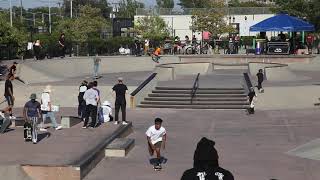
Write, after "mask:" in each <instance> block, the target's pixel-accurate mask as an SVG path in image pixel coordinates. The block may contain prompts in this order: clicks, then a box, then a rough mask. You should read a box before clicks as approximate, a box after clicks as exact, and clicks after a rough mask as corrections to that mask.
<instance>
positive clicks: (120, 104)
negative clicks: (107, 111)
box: [112, 77, 128, 125]
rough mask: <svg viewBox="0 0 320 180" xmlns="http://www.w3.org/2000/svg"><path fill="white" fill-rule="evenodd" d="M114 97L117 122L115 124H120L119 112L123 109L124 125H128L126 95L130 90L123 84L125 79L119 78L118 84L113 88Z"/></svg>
mask: <svg viewBox="0 0 320 180" xmlns="http://www.w3.org/2000/svg"><path fill="white" fill-rule="evenodd" d="M112 90H113V96H114V95H115V96H116V101H115V121H114V124H118V123H119V121H118V120H119V110H120V108H121V112H122V124H123V125H127V124H128V123H127V122H126V94H127V92H128V88H127V86H126V85H125V84H123V78H122V77H119V78H118V84H116V85H114V86H113V88H112Z"/></svg>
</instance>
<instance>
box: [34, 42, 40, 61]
mask: <svg viewBox="0 0 320 180" xmlns="http://www.w3.org/2000/svg"><path fill="white" fill-rule="evenodd" d="M41 48H42V47H41V43H40V40H39V39H37V40H36V42H35V43H34V45H33V51H34V58H35V60H40V51H41Z"/></svg>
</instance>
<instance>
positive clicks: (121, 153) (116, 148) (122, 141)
mask: <svg viewBox="0 0 320 180" xmlns="http://www.w3.org/2000/svg"><path fill="white" fill-rule="evenodd" d="M133 147H134V139H128V138H117V139H115V140H114V141H113V142H112V143H111V144H109V145H108V146H107V148H106V150H105V156H106V157H125V156H126V155H127V154H128V153H129V151H130V150H131V149H132V148H133Z"/></svg>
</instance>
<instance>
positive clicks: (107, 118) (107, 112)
mask: <svg viewBox="0 0 320 180" xmlns="http://www.w3.org/2000/svg"><path fill="white" fill-rule="evenodd" d="M101 107H102V112H103V120H104V122H108V121H110V116H109V115H112V108H111V107H109V106H105V105H102V106H101Z"/></svg>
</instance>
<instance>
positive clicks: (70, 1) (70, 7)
mask: <svg viewBox="0 0 320 180" xmlns="http://www.w3.org/2000/svg"><path fill="white" fill-rule="evenodd" d="M70 18H72V0H70Z"/></svg>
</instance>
